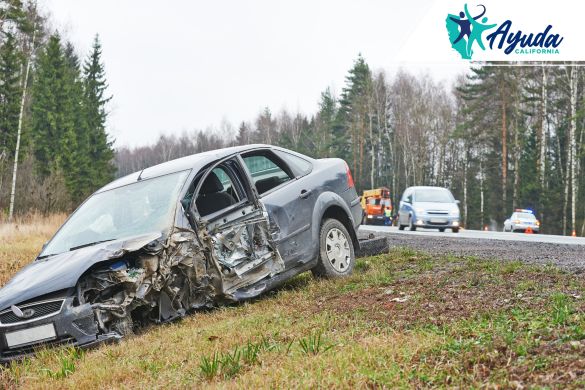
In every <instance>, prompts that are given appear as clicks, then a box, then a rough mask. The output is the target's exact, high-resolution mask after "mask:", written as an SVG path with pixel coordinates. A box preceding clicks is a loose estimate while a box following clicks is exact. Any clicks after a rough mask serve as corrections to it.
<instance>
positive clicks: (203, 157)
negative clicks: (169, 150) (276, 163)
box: [96, 144, 286, 193]
mask: <svg viewBox="0 0 585 390" xmlns="http://www.w3.org/2000/svg"><path fill="white" fill-rule="evenodd" d="M258 148H274V149H279V150H286V149H282V148H275V147H274V146H272V145H264V144H252V145H243V146H232V147H229V148H223V149H216V150H210V151H207V152H202V153H197V154H192V155H190V156H186V157H181V158H177V159H175V160H171V161H167V162H164V163H162V164H158V165H153V166H152V167H148V168H145V169H143V170H141V171H137V172H134V173H131V174H129V175H126V176H124V177H121V178H119V179H116V180H114V181H112V182H111V183H108V184H106V185H105V186H103V187H102V188H100V189H99V190H98V191H96V193H99V192H103V191H108V190H111V189H114V188H118V187H122V186H125V185H128V184H131V183H135V182H137V181H138V180H139V178H140V180H144V179H151V178H153V177H158V176H163V175H168V174H171V173H175V172H181V171H185V170H187V169H196V170H199V169H201V168H202V167H204V166H205V165H207V164H209V163H211V162H213V161H215V160H219V159H221V158H224V157H228V156H230V155H232V154H235V153H241V152H244V151H247V150H252V149H258Z"/></svg>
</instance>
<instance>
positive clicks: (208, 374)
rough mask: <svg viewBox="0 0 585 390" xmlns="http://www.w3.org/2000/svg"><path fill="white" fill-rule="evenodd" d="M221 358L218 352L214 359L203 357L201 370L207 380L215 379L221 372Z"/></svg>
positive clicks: (200, 365) (200, 364) (200, 363)
mask: <svg viewBox="0 0 585 390" xmlns="http://www.w3.org/2000/svg"><path fill="white" fill-rule="evenodd" d="M219 365H220V358H219V355H218V354H217V352H215V353H214V354H213V356H212V357H210V358H208V357H207V356H202V357H201V361H200V362H199V369H200V370H201V373H202V374H203V377H204V378H205V379H208V380H209V379H213V378H214V377H215V376H216V375H217V374H218V372H219Z"/></svg>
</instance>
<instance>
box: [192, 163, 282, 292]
mask: <svg viewBox="0 0 585 390" xmlns="http://www.w3.org/2000/svg"><path fill="white" fill-rule="evenodd" d="M229 160H233V161H234V162H235V163H236V164H237V167H238V170H239V172H238V173H239V174H238V175H237V176H238V177H237V178H236V180H238V181H239V184H240V185H242V186H243V187H244V190H245V192H246V197H247V201H240V202H238V203H237V204H236V205H233V206H230V207H227V208H226V209H224V210H218V211H217V212H216V213H213V214H211V215H210V217H211V218H205V217H202V216H201V215H200V214H199V212H198V211H197V205H196V201H197V195H198V194H199V192H200V191H201V187H202V186H203V183H204V181H205V180H206V179H207V177H208V176H209V175H210V174H211V172H212V171H213V170H214V169H215V168H217V167H218V166H220V165H222V164H225V163H226V162H228V161H229ZM242 163H243V160H241V157H240V156H239V153H234V154H231V155H229V156H226V157H224V158H222V159H220V160H218V161H216V162H215V163H213V164H211V165H210V166H209V167H207V168H204V169H205V170H204V172H203V174H202V175H201V176H200V179H199V182H198V183H197V185H196V186H195V189H194V191H193V198H192V199H191V204H190V206H189V210H190V214H192V218H193V220H194V222H195V224H196V228H197V230H198V236H199V240H200V241H202V242H201V243H202V244H204V245H205V246H206V247H207V248H208V249H209V253H210V256H211V257H212V259H213V260H214V262H215V264H216V266H217V267H218V270H220V275H222V282H223V283H222V285H223V290H224V293H226V294H228V295H229V294H232V293H234V292H235V291H236V290H238V289H240V288H243V287H246V286H249V285H252V284H254V283H256V282H258V281H260V280H261V279H263V278H265V277H267V276H270V275H274V274H277V273H280V272H282V271H283V270H284V261H283V260H282V257H281V256H280V253H279V252H278V249H277V247H276V244H275V243H274V241H273V240H272V238H271V236H270V228H269V226H270V221H269V219H268V213H267V212H266V208H265V207H264V205H263V204H262V203H261V202H260V201H259V199H258V196H257V193H256V191H254V189H253V188H252V186H251V183H250V178H249V176H248V173H247V171H246V168H245V165H242ZM230 169H231V168H230ZM239 176H242V177H239ZM246 182H247V183H246ZM234 184H235V183H234ZM258 229H260V230H258ZM202 231H203V232H205V234H201V232H202ZM255 234H260V235H261V236H262V237H263V238H264V239H265V240H266V242H265V243H264V245H258V243H257V242H254V238H255ZM242 242H243V243H244V245H241V243H242ZM245 244H248V246H246V245H245ZM243 247H244V248H243ZM222 250H226V251H227V252H228V254H230V252H231V254H236V252H237V251H238V250H240V253H239V254H241V251H243V252H244V253H249V257H247V259H248V260H247V261H239V262H238V263H234V264H230V263H229V262H227V261H226V260H225V257H224V256H223V253H222ZM231 254H230V257H231ZM222 259H223V260H222ZM240 259H241V257H240ZM224 271H227V272H224Z"/></svg>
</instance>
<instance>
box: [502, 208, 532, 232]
mask: <svg viewBox="0 0 585 390" xmlns="http://www.w3.org/2000/svg"><path fill="white" fill-rule="evenodd" d="M528 229H530V230H532V232H534V233H538V232H539V230H540V221H539V220H538V219H536V217H535V216H534V213H533V212H532V210H526V209H516V211H514V212H513V213H512V216H510V218H508V219H506V220H505V221H504V231H505V232H525V231H526V230H528Z"/></svg>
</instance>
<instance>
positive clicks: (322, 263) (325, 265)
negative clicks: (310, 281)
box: [311, 219, 355, 279]
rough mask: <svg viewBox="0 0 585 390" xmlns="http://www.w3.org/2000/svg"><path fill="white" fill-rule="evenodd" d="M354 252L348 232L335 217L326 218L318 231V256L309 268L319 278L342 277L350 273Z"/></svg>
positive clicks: (352, 266) (353, 263) (353, 264)
mask: <svg viewBox="0 0 585 390" xmlns="http://www.w3.org/2000/svg"><path fill="white" fill-rule="evenodd" d="M354 266H355V252H354V248H353V242H352V240H351V236H350V235H349V232H348V231H347V229H346V228H345V226H343V224H342V223H341V222H339V221H338V220H336V219H326V220H325V221H323V224H322V225H321V230H320V232H319V258H318V260H317V265H316V266H315V267H314V268H313V269H312V270H311V271H312V272H313V275H315V276H316V277H320V278H329V279H333V278H342V277H345V276H348V275H350V274H351V273H352V271H353V268H354Z"/></svg>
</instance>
